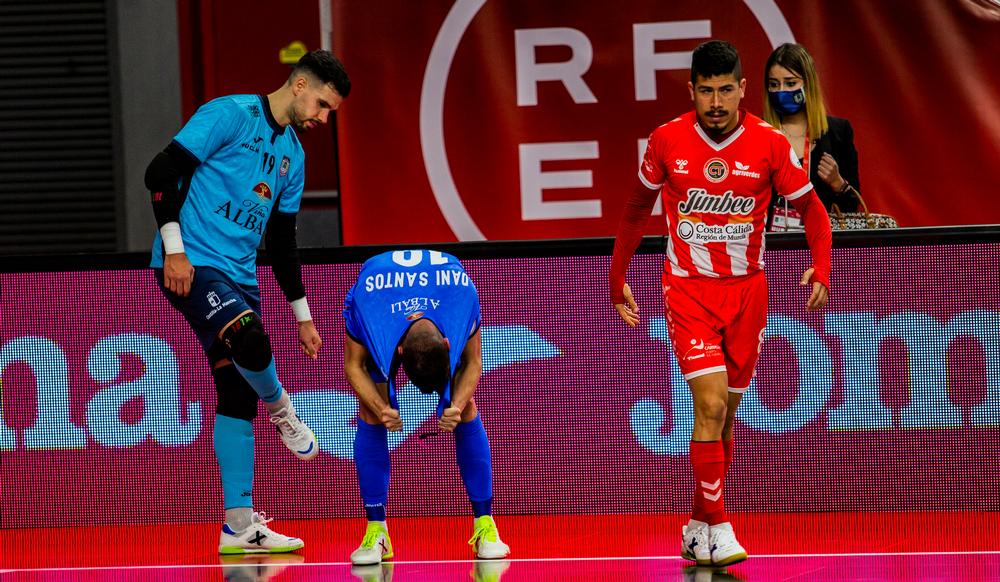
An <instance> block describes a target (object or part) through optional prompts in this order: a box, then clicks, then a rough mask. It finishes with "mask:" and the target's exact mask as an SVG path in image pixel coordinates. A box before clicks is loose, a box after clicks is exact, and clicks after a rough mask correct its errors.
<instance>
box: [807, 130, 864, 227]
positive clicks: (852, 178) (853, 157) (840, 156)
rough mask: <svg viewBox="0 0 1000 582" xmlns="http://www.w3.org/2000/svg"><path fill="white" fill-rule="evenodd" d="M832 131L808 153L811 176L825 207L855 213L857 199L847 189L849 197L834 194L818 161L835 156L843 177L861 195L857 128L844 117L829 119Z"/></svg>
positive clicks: (857, 204)
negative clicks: (856, 142)
mask: <svg viewBox="0 0 1000 582" xmlns="http://www.w3.org/2000/svg"><path fill="white" fill-rule="evenodd" d="M826 120H827V122H828V123H829V124H830V130H829V131H827V132H826V134H824V135H823V137H821V138H819V140H818V141H816V142H815V143H816V147H814V148H813V149H812V151H811V152H809V176H810V177H811V178H812V184H813V188H815V189H816V194H817V195H818V196H819V199H820V200H821V201H823V206H826V209H827V210H829V209H830V205H831V204H832V203H834V202H836V203H837V206H838V207H839V208H840V209H841V210H842V211H844V212H854V211H855V210H857V209H858V206H860V204H859V202H858V198H857V197H856V196H854V194H853V193H852V192H851V191H850V190H848V191H847V193H846V194H841V193H839V192H834V191H833V190H832V189H831V188H830V186H829V185H828V184H827V183H826V182H824V181H823V179H822V178H820V177H819V160H820V158H822V157H823V154H824V153H828V154H830V155H831V156H833V159H834V160H836V161H837V166H838V167H839V169H840V175H841V177H843V178H844V179H845V180H847V183H848V184H850V185H851V186H854V189H855V190H857V191H858V192H861V180H860V179H859V178H858V150H857V149H855V147H854V129H853V128H852V127H851V122H850V121H847V120H846V119H843V118H841V117H833V116H832V115H827V116H826Z"/></svg>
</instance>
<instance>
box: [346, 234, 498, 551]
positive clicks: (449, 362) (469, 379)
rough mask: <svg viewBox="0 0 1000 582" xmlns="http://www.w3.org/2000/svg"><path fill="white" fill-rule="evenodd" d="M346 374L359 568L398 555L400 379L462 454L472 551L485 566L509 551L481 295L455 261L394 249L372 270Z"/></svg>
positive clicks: (352, 304)
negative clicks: (393, 460)
mask: <svg viewBox="0 0 1000 582" xmlns="http://www.w3.org/2000/svg"><path fill="white" fill-rule="evenodd" d="M344 320H345V323H346V327H347V337H346V338H345V343H344V370H345V373H346V375H347V380H348V382H349V383H350V385H351V387H352V388H354V391H355V392H356V394H357V397H358V417H359V418H358V430H357V434H356V436H355V439H354V464H355V467H356V469H357V473H358V484H359V485H360V488H361V499H362V501H363V502H364V505H365V515H366V517H367V518H368V527H367V530H366V531H365V536H364V539H363V540H362V542H361V546H360V547H359V548H358V549H357V550H355V551H354V553H352V554H351V562H352V563H354V564H356V565H367V564H378V563H380V562H382V560H385V559H389V558H391V557H392V555H393V550H392V542H391V541H390V540H389V530H388V528H387V527H386V509H385V506H386V501H387V498H388V494H389V440H388V432H389V431H398V430H400V429H402V428H403V422H402V419H401V418H400V416H399V404H398V402H397V398H396V380H395V376H396V372H397V371H398V370H399V367H400V366H402V367H403V370H404V371H405V372H406V376H407V377H408V378H409V379H410V381H411V382H412V383H413V384H414V385H415V386H416V387H417V388H419V389H420V391H421V392H423V393H424V394H437V396H438V399H439V401H438V416H439V420H438V428H440V429H441V430H442V431H444V432H453V433H454V434H455V455H456V457H457V459H458V468H459V472H460V473H461V475H462V481H463V482H464V483H465V489H466V492H467V493H468V495H469V500H470V501H471V502H472V511H473V514H474V516H475V521H474V524H473V535H472V539H471V540H469V544H471V545H472V549H473V551H474V552H475V553H476V556H477V557H479V558H504V557H506V556H507V555H508V554H509V553H510V548H509V547H508V546H507V544H505V543H503V542H502V541H501V540H500V535H499V533H498V532H497V526H496V523H495V522H494V521H493V517H492V505H493V468H492V466H491V460H490V443H489V440H488V439H487V438H486V431H485V430H484V428H483V423H482V420H480V418H479V414H478V411H477V409H476V402H475V400H473V398H472V396H473V393H474V392H475V390H476V385H477V384H478V383H479V377H480V376H481V375H482V371H483V359H482V343H481V339H480V332H479V325H480V319H479V295H478V294H477V293H476V288H475V286H474V285H473V284H472V281H471V280H470V279H469V276H468V275H467V274H466V273H465V270H464V269H463V268H462V265H461V264H460V263H459V262H458V259H456V258H455V257H453V256H451V255H448V254H445V253H441V252H438V251H426V250H409V251H390V252H386V253H383V254H380V255H377V256H375V257H372V258H371V259H368V261H366V262H365V264H364V265H363V266H362V267H361V273H360V274H359V275H358V281H357V283H355V284H354V286H353V287H352V288H351V289H350V291H348V293H347V297H346V298H345V300H344Z"/></svg>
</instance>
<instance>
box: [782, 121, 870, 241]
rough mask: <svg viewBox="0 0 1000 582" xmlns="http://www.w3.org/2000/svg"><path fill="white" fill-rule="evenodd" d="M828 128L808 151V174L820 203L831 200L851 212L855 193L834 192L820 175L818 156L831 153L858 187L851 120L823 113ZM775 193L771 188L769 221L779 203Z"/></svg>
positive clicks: (825, 204)
mask: <svg viewBox="0 0 1000 582" xmlns="http://www.w3.org/2000/svg"><path fill="white" fill-rule="evenodd" d="M826 120H827V123H829V125H830V129H829V130H828V131H827V132H826V134H824V135H823V137H821V138H819V139H818V140H814V143H815V144H816V145H815V147H813V149H812V151H810V152H809V177H810V179H811V181H812V185H813V188H814V189H815V190H816V195H817V196H819V199H820V201H821V202H823V206H825V207H826V209H827V211H829V210H830V205H831V204H832V203H834V202H836V203H837V207H839V208H840V210H841V211H842V212H854V211H856V210H857V209H858V206H860V204H859V202H858V199H857V197H855V196H854V194H853V193H852V192H851V191H850V190H848V192H847V193H846V194H841V193H839V192H834V191H833V189H831V188H830V186H829V185H827V183H826V182H824V181H823V178H820V177H819V160H820V158H822V157H823V154H824V153H828V154H830V155H831V156H833V159H834V160H836V161H837V166H838V167H839V169H840V175H841V177H843V178H844V179H845V180H847V182H848V183H849V184H850V185H851V186H854V188H855V189H856V190H857V191H858V192H860V191H861V181H860V179H859V178H858V150H856V149H855V148H854V129H853V128H852V127H851V122H850V121H847V120H846V119H843V118H841V117H833V116H831V115H827V116H826ZM778 199H779V196H778V193H777V192H776V191H774V190H772V191H771V207H770V208H769V209H768V225H770V223H771V217H772V216H773V214H774V208H775V206H777V204H778Z"/></svg>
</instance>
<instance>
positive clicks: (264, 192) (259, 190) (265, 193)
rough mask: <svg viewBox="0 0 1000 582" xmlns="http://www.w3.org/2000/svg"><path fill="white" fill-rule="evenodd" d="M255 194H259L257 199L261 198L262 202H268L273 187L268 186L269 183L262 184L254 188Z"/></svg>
mask: <svg viewBox="0 0 1000 582" xmlns="http://www.w3.org/2000/svg"><path fill="white" fill-rule="evenodd" d="M253 191H254V193H256V194H257V198H260V200H261V202H267V201H268V200H270V199H271V187H270V186H268V185H267V182H261V183H260V184H257V185H256V186H254V187H253Z"/></svg>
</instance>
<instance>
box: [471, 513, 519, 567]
mask: <svg viewBox="0 0 1000 582" xmlns="http://www.w3.org/2000/svg"><path fill="white" fill-rule="evenodd" d="M469 545H470V546H472V551H473V552H475V553H476V557H477V558H479V559H482V560H499V559H501V558H506V557H507V556H509V555H510V546H508V545H507V544H505V543H503V542H502V541H500V532H498V531H497V524H496V522H495V521H493V516H492V515H481V516H479V517H477V518H476V522H475V525H474V528H473V532H472V538H471V539H470V540H469Z"/></svg>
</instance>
